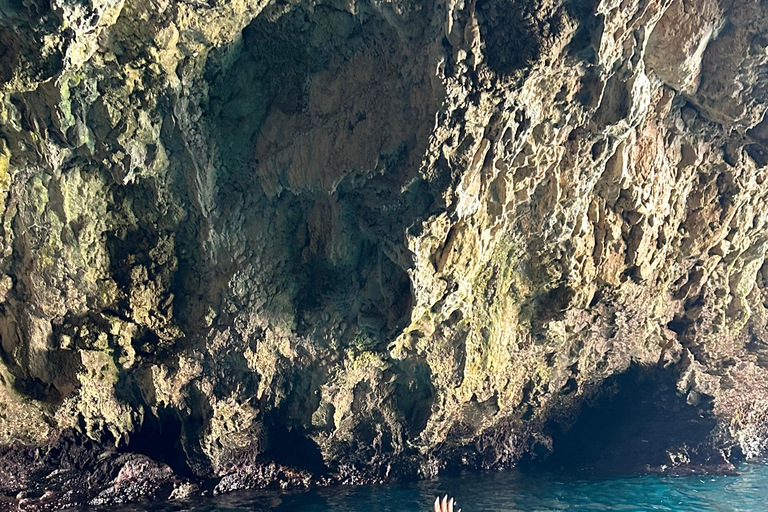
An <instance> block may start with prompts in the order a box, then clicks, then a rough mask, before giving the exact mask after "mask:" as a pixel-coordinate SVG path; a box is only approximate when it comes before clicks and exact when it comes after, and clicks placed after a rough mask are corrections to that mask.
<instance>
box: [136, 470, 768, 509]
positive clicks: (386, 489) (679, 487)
mask: <svg viewBox="0 0 768 512" xmlns="http://www.w3.org/2000/svg"><path fill="white" fill-rule="evenodd" d="M444 493H450V494H451V495H452V496H455V497H456V500H457V502H458V503H459V505H460V506H461V507H462V509H463V510H464V512H545V511H546V512H548V511H560V510H576V511H585V512H586V511H605V510H611V511H633V512H634V511H637V512H641V511H642V512H646V511H672V512H689V511H691V512H693V511H707V512H709V511H715V512H719V511H728V512H758V511H759V512H765V511H767V510H768V465H766V464H750V465H744V466H743V467H741V468H740V474H739V475H738V476H711V475H709V476H700V475H699V476H662V475H638V476H628V477H616V476H614V477H606V478H589V477H584V476H578V477H575V476H564V475H562V474H557V473H551V472H536V473H521V472H516V471H513V472H502V473H483V474H463V475H460V476H451V477H441V478H438V479H435V480H430V481H424V482H415V483H409V484H397V485H386V486H360V487H333V488H325V489H316V490H312V491H308V492H291V493H278V492H263V491H262V492H241V493H233V494H230V495H225V496H220V497H217V498H212V499H210V500H207V501H205V502H198V503H174V504H165V505H161V506H156V507H154V508H151V509H150V510H152V511H153V512H172V511H186V510H193V511H195V512H331V511H333V512H428V511H429V504H430V503H431V502H432V501H434V498H435V496H436V495H442V494H444ZM130 510H139V509H137V508H132V509H130ZM141 510H147V509H146V508H145V507H142V508H141Z"/></svg>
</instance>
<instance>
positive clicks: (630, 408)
mask: <svg viewBox="0 0 768 512" xmlns="http://www.w3.org/2000/svg"><path fill="white" fill-rule="evenodd" d="M676 383H677V372H676V371H674V370H673V369H663V368H661V367H652V368H647V367H641V366H633V367H631V368H630V369H629V370H628V371H626V372H624V373H623V374H621V375H618V376H615V377H612V378H610V379H608V380H607V381H606V382H605V383H604V386H603V389H604V391H603V392H602V393H601V395H600V396H599V397H598V398H597V399H595V400H594V401H593V402H592V403H589V404H585V405H584V406H583V408H582V410H581V412H580V414H579V416H578V418H577V420H576V422H575V423H574V424H573V425H572V426H571V427H570V428H567V429H566V428H563V426H562V425H560V424H558V423H552V424H551V425H550V427H551V434H552V438H553V447H552V450H553V452H552V454H551V455H550V456H549V457H548V458H547V460H546V462H545V463H544V465H545V466H546V467H548V468H551V469H558V470H561V469H562V470H567V471H587V470H588V471H590V472H594V473H636V472H644V471H657V470H663V469H664V468H665V467H666V468H669V467H673V466H685V465H687V464H689V463H690V464H691V465H693V466H696V465H704V464H708V463H710V462H711V461H709V460H708V457H709V456H710V455H711V452H710V451H709V450H707V446H708V444H707V443H708V439H709V436H710V434H711V433H712V431H713V429H714V428H715V426H716V422H715V420H714V419H713V418H712V415H711V414H710V411H711V407H712V404H711V402H710V401H707V400H704V399H700V400H699V401H698V403H688V402H689V401H692V400H687V399H686V396H685V395H682V394H680V393H678V392H677V386H676ZM719 462H723V461H719Z"/></svg>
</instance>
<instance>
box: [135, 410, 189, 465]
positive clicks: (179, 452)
mask: <svg viewBox="0 0 768 512" xmlns="http://www.w3.org/2000/svg"><path fill="white" fill-rule="evenodd" d="M181 438H182V420H181V419H180V418H179V417H178V413H177V412H175V411H173V410H171V409H167V408H165V407H159V408H158V409H157V415H155V414H153V413H152V411H149V410H147V409H145V414H144V420H143V421H142V423H141V427H140V428H139V430H138V431H137V432H135V433H133V434H131V436H130V438H129V439H128V443H127V444H126V446H125V447H124V450H125V451H126V452H130V453H140V454H142V455H146V456H147V457H150V458H152V459H154V460H157V461H159V462H162V463H164V464H167V465H168V466H169V467H170V468H171V469H172V470H173V471H174V473H176V474H177V475H179V476H182V477H184V478H194V476H195V475H194V473H193V471H192V470H191V469H190V467H189V464H188V463H187V455H186V452H185V451H184V447H183V446H182V443H181Z"/></svg>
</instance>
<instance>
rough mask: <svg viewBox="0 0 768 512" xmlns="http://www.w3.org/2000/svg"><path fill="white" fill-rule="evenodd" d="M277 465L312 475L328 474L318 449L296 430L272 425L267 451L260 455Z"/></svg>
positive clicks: (278, 424) (281, 424) (275, 424)
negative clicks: (304, 471) (297, 469)
mask: <svg viewBox="0 0 768 512" xmlns="http://www.w3.org/2000/svg"><path fill="white" fill-rule="evenodd" d="M261 456H262V457H263V458H264V459H265V460H270V461H274V462H275V463H277V464H280V465H283V466H288V467H293V468H299V469H304V470H306V471H308V472H310V473H312V474H313V475H322V474H325V473H327V472H328V468H327V467H326V465H325V461H324V460H323V455H322V453H321V452H320V447H319V446H317V443H315V442H314V441H312V440H311V439H309V438H307V437H306V435H304V434H303V433H302V432H300V431H299V429H297V428H289V427H287V426H285V425H284V424H283V423H274V424H273V425H272V426H271V427H270V429H269V449H267V451H266V452H264V453H263V454H262V455H261Z"/></svg>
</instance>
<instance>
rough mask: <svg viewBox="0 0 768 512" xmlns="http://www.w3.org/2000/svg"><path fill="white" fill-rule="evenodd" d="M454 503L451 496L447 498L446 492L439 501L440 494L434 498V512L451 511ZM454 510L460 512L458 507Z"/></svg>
mask: <svg viewBox="0 0 768 512" xmlns="http://www.w3.org/2000/svg"><path fill="white" fill-rule="evenodd" d="M454 505H455V503H454V501H453V498H451V499H448V495H447V494H446V495H445V496H443V500H442V501H440V496H438V497H437V498H435V512H453V506H454ZM456 512H461V509H458V510H457V511H456Z"/></svg>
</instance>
